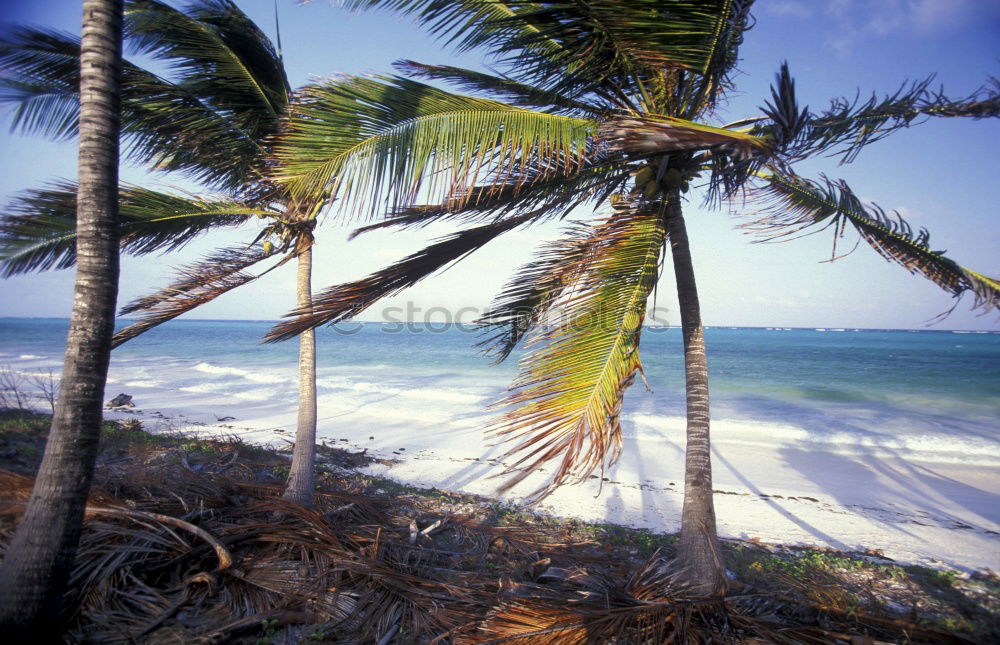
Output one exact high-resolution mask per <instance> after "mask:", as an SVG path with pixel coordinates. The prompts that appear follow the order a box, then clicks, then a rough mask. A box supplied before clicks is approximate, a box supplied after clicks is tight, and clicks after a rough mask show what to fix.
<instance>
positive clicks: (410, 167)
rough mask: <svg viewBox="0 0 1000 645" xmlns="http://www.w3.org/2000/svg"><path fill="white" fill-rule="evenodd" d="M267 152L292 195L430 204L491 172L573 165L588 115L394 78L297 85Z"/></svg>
mask: <svg viewBox="0 0 1000 645" xmlns="http://www.w3.org/2000/svg"><path fill="white" fill-rule="evenodd" d="M301 95H302V97H303V100H302V101H301V103H299V104H297V105H296V108H295V110H294V117H293V119H292V121H291V124H290V127H289V129H288V132H287V133H286V134H285V135H284V137H283V139H282V141H281V143H280V144H279V146H278V148H277V156H278V158H279V160H280V161H281V162H282V164H281V167H280V168H279V169H278V170H277V178H278V180H279V181H284V182H289V183H290V188H291V191H292V193H293V194H295V195H297V196H302V195H308V196H312V197H316V196H325V195H331V194H336V195H337V196H338V197H339V198H341V199H343V200H344V201H345V202H347V201H348V200H349V199H350V198H352V197H354V198H356V200H357V201H355V202H353V203H354V204H357V203H359V202H360V203H367V204H368V205H369V206H370V207H371V208H372V209H373V210H374V209H381V208H384V207H386V206H388V207H389V208H392V209H395V208H400V207H405V206H408V205H411V204H413V203H414V201H415V200H416V199H417V196H418V195H419V194H421V191H422V190H426V191H428V192H429V193H430V194H431V199H432V200H436V198H437V197H438V194H441V193H444V194H455V193H456V192H458V191H460V190H461V189H462V188H464V187H468V186H473V185H475V184H476V183H477V179H478V178H480V177H486V176H494V177H498V178H502V177H503V173H502V172H498V170H497V169H498V168H512V169H515V170H516V168H518V167H528V166H532V165H536V166H537V167H538V168H540V169H544V168H552V169H553V171H555V170H556V169H560V168H567V167H572V166H573V165H575V164H579V163H582V162H583V159H584V157H585V153H586V151H587V140H588V137H589V135H590V134H591V133H592V132H593V130H594V124H593V122H592V121H589V120H586V119H578V118H572V117H568V116H562V115H556V114H547V113H541V112H532V111H530V110H523V109H520V108H516V107H512V106H509V105H506V104H504V103H498V102H496V101H488V100H486V99H478V98H471V97H467V96H461V95H458V94H452V93H449V92H445V91H442V90H439V89H437V88H434V87H431V86H429V85H425V84H423V83H418V82H417V81H412V80H409V79H404V78H384V79H379V80H376V79H369V78H357V77H354V78H346V79H342V80H336V81H329V82H326V83H323V84H320V85H313V86H309V87H307V88H305V89H304V90H303V91H302V93H301Z"/></svg>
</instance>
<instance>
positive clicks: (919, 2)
mask: <svg viewBox="0 0 1000 645" xmlns="http://www.w3.org/2000/svg"><path fill="white" fill-rule="evenodd" d="M826 13H827V15H828V16H829V17H830V18H832V19H833V20H832V21H831V22H830V25H831V27H832V30H833V34H832V35H830V36H829V39H828V42H829V44H830V46H831V47H832V48H833V50H834V51H835V52H836V53H837V54H838V55H839V56H841V57H847V56H848V55H849V54H850V52H851V50H853V49H854V48H855V46H856V44H857V42H858V41H859V40H860V39H862V38H868V37H872V36H882V37H884V36H891V35H898V34H917V35H935V34H940V33H945V32H950V31H954V30H956V29H958V28H960V27H962V26H964V25H966V24H968V23H970V22H972V21H974V20H975V21H982V20H986V21H992V22H995V23H996V24H997V26H998V28H1000V3H998V2H996V1H995V0H879V1H878V2H872V1H871V0H832V1H831V2H829V3H828V4H827V5H826ZM796 15H797V14H796Z"/></svg>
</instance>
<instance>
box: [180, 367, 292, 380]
mask: <svg viewBox="0 0 1000 645" xmlns="http://www.w3.org/2000/svg"><path fill="white" fill-rule="evenodd" d="M194 368H195V369H196V370H198V371H199V372H204V373H205V374H217V375H219V376H239V377H240V378H244V379H246V380H248V381H252V382H254V383H288V382H289V381H291V379H290V378H289V377H287V376H278V375H276V374H261V373H259V372H253V371H250V370H245V369H241V368H239V367H224V366H219V365H212V364H211V363H198V364H197V365H195V366H194Z"/></svg>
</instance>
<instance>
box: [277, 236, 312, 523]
mask: <svg viewBox="0 0 1000 645" xmlns="http://www.w3.org/2000/svg"><path fill="white" fill-rule="evenodd" d="M295 291H296V297H297V305H298V308H299V309H301V310H309V309H310V308H311V306H312V236H308V235H306V236H303V237H302V238H300V242H299V251H298V272H297V275H296V284H295ZM315 464H316V332H315V330H313V329H310V330H309V331H306V332H304V333H303V334H302V335H301V336H299V415H298V427H297V429H296V431H295V449H294V451H293V453H292V464H291V469H290V471H289V473H288V485H287V486H286V488H285V494H284V498H285V499H287V500H289V501H292V502H296V503H298V504H301V505H303V506H311V505H312V501H313V490H314V489H315V488H316V473H315Z"/></svg>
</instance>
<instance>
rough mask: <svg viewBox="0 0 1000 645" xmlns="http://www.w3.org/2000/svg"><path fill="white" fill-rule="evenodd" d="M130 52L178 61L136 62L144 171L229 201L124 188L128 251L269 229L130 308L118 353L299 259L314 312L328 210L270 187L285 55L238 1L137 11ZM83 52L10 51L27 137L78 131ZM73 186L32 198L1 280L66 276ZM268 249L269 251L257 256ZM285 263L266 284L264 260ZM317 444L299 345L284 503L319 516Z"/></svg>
mask: <svg viewBox="0 0 1000 645" xmlns="http://www.w3.org/2000/svg"><path fill="white" fill-rule="evenodd" d="M125 32H126V42H127V43H128V44H130V45H131V46H132V49H134V50H135V51H136V53H140V54H147V55H152V56H155V57H156V58H159V59H161V60H164V61H166V62H167V63H168V64H169V65H170V67H171V71H172V72H174V75H175V78H174V79H168V78H164V77H162V76H159V75H157V74H155V73H153V72H150V71H148V70H146V69H143V68H141V67H139V66H137V65H134V64H132V63H130V62H128V61H125V63H124V78H125V85H124V91H123V100H124V112H123V127H124V132H125V133H126V135H127V136H128V140H129V143H130V147H129V153H130V156H131V158H132V159H133V160H135V161H137V162H140V163H143V164H146V165H149V166H152V167H154V168H157V169H159V170H163V171H173V172H182V173H185V174H187V175H188V176H191V177H193V178H195V179H197V180H199V181H200V182H201V183H202V184H204V185H205V186H207V187H209V188H213V189H216V190H220V191H222V194H221V195H218V196H213V197H208V198H199V197H194V196H190V195H184V194H180V193H177V192H162V191H156V190H151V189H148V188H140V187H135V186H124V187H123V188H122V191H121V195H120V200H121V207H122V213H123V226H122V232H123V237H122V242H121V244H122V250H123V251H126V252H131V253H135V254H144V253H149V252H152V251H160V250H173V249H176V248H179V247H181V246H183V245H184V244H186V243H187V242H188V241H190V240H191V239H192V238H193V237H195V236H197V235H198V234H200V233H201V232H203V231H205V230H207V229H209V228H214V227H218V226H226V225H236V224H240V223H243V222H246V221H248V220H249V219H253V218H254V216H257V217H262V218H264V223H263V226H262V227H261V228H260V230H259V233H258V235H257V237H256V239H254V240H253V242H252V243H251V244H249V245H245V246H243V247H233V248H229V249H222V250H220V251H218V252H216V253H214V254H212V255H210V256H209V257H207V258H205V259H203V260H202V261H200V262H198V263H196V264H194V265H192V266H189V267H185V268H183V269H182V270H181V271H180V275H179V276H178V279H177V281H175V282H174V283H173V284H171V285H169V286H168V287H166V288H164V289H162V290H161V291H159V292H157V293H155V294H153V295H151V296H148V297H145V298H140V299H139V300H137V301H135V302H133V303H130V304H129V305H127V306H126V307H124V308H123V309H122V312H121V313H122V314H123V315H125V314H132V315H138V316H139V320H138V321H137V322H136V323H135V324H133V325H131V326H129V327H127V328H125V329H122V330H121V331H119V332H118V333H117V334H116V335H115V337H114V342H113V346H118V345H119V344H121V343H123V342H125V341H127V340H129V339H130V338H133V337H135V336H137V335H138V334H140V333H142V332H145V331H147V330H148V329H150V328H152V327H155V326H156V325H159V324H161V323H163V322H165V321H167V320H171V319H173V318H175V317H177V316H179V315H181V314H183V313H185V312H187V311H190V310H192V309H194V308H195V307H197V306H200V305H201V304H204V303H206V302H209V301H211V300H212V299H214V298H216V297H218V296H219V295H221V294H223V293H226V292H228V291H229V290H231V289H233V288H235V287H237V286H240V285H243V284H246V283H248V282H250V281H252V280H255V279H256V278H258V277H260V276H261V275H264V274H265V273H267V272H269V271H271V270H272V269H274V268H276V266H279V265H281V264H283V263H285V262H287V261H288V260H289V259H290V258H293V257H294V258H296V259H297V262H298V277H297V282H298V287H297V294H298V297H297V303H298V306H299V307H300V308H308V307H309V302H310V301H309V295H310V292H311V287H310V275H311V262H312V243H313V237H312V230H313V227H314V226H315V219H316V215H317V212H318V210H319V207H320V206H321V205H322V202H317V201H310V200H296V199H293V198H291V197H290V196H289V195H288V194H287V192H285V191H283V190H282V189H281V188H280V187H279V186H277V185H275V184H274V183H273V182H271V181H270V180H269V179H268V178H267V174H266V171H267V167H268V164H269V163H270V160H269V152H270V148H271V145H272V144H271V141H272V140H273V138H274V137H275V136H276V135H277V134H278V132H279V130H280V128H281V127H282V123H283V122H284V119H286V118H287V115H288V111H289V108H290V105H291V103H290V98H291V90H290V87H289V84H288V80H287V77H286V73H285V69H284V65H283V62H282V60H281V54H280V52H279V51H277V49H276V48H275V47H274V46H273V44H272V43H271V41H270V40H269V39H268V38H267V36H266V35H264V33H263V32H262V31H261V30H260V29H259V28H258V27H257V25H255V24H254V23H253V22H252V21H251V20H250V19H249V18H248V17H247V16H246V15H245V14H244V13H243V12H242V11H241V10H240V9H239V8H238V7H236V5H235V4H234V3H233V2H231V1H230V0H199V1H198V2H195V3H193V4H191V5H190V6H188V7H187V8H186V9H185V10H183V11H182V10H178V9H174V8H172V7H170V6H169V5H166V4H164V3H162V2H158V1H156V0H130V1H129V2H128V3H127V9H126V13H125ZM78 56H79V45H78V44H76V43H75V42H74V41H73V40H72V39H70V38H67V37H65V36H62V35H60V34H57V33H53V32H47V31H40V30H34V29H26V28H21V29H17V30H15V31H14V32H13V33H12V34H11V35H10V36H9V37H8V40H7V42H5V43H3V44H2V45H0V60H2V61H3V62H4V63H5V67H7V68H8V70H10V71H9V72H8V73H9V76H8V78H7V79H5V82H4V85H5V87H6V89H7V96H6V98H7V99H8V100H9V101H13V102H14V103H15V105H16V110H15V112H14V120H15V125H21V126H22V127H23V128H24V129H27V130H30V131H35V132H41V133H44V134H49V135H53V136H67V135H71V134H72V133H74V132H75V129H76V119H77V113H76V111H75V109H74V105H75V101H76V90H75V86H74V85H73V83H72V80H73V78H74V71H73V65H75V61H76V59H77V57H78ZM73 195H74V187H72V186H70V185H57V186H54V187H51V188H48V189H41V190H32V191H27V192H26V193H24V194H22V195H21V196H20V198H19V199H18V200H17V201H16V202H15V203H14V204H13V206H12V207H11V210H12V215H11V216H8V217H7V218H6V219H5V220H4V222H3V224H2V228H0V249H2V255H0V260H2V266H3V271H4V273H5V275H8V276H9V275H12V274H15V273H20V272H23V271H30V270H39V269H47V268H51V267H53V266H55V267H58V268H65V267H67V266H70V265H72V264H73V262H74V261H75V256H74V254H73V252H72V244H73V228H74V224H75V221H74V215H75V210H76V204H75V200H74V197H73ZM258 243H260V244H258ZM273 258H280V259H278V261H277V263H275V264H274V266H271V267H269V268H267V269H265V270H263V271H260V272H258V273H251V272H248V270H249V269H251V268H253V267H255V266H256V265H259V264H260V263H262V262H264V261H265V260H269V259H273ZM315 433H316V377H315V340H314V338H313V336H312V334H307V335H304V336H303V337H302V339H301V341H300V356H299V415H298V428H297V432H296V445H295V452H294V455H293V461H292V466H291V468H290V475H289V480H288V484H287V487H286V491H285V497H286V498H287V499H290V500H293V501H296V502H299V503H301V504H304V505H309V504H311V502H312V494H313V488H314V481H315V480H314V474H313V470H314V462H315V454H314V453H315Z"/></svg>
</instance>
